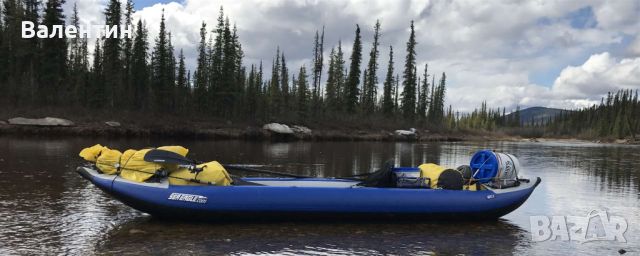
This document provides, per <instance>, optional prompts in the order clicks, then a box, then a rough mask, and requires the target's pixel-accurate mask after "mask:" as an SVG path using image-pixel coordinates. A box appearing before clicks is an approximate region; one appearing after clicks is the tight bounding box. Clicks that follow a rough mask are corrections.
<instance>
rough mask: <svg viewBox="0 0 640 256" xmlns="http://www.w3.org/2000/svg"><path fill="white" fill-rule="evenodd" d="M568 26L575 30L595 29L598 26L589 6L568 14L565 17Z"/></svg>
mask: <svg viewBox="0 0 640 256" xmlns="http://www.w3.org/2000/svg"><path fill="white" fill-rule="evenodd" d="M566 18H567V19H569V24H571V27H572V28H575V29H587V28H595V27H596V26H597V25H598V21H597V20H596V16H595V15H594V14H593V9H592V8H591V6H586V7H582V8H580V9H578V10H576V11H573V12H570V13H568V14H567V16H566Z"/></svg>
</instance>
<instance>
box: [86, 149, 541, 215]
mask: <svg viewBox="0 0 640 256" xmlns="http://www.w3.org/2000/svg"><path fill="white" fill-rule="evenodd" d="M483 161H485V162H486V160H483ZM77 171H78V173H79V174H80V175H81V176H82V177H84V178H85V179H87V180H89V181H90V182H91V183H93V184H94V185H95V186H97V187H98V188H100V189H101V190H103V191H105V192H106V193H108V194H110V195H111V196H113V197H114V198H115V199H117V200H119V201H121V202H122V203H124V204H126V205H128V206H130V207H132V208H134V209H137V210H139V211H142V212H145V213H148V214H151V215H153V216H156V217H160V218H168V219H177V220H208V221H221V220H222V221H224V220H229V219H242V220H265V219H269V220H272V219H283V220H290V219H292V218H293V219H308V220H318V219H338V220H341V219H357V220H373V219H389V218H392V219H400V220H420V221H428V220H434V219H454V220H485V219H497V218H499V217H501V216H503V215H505V214H508V213H510V212H512V211H514V210H515V209H517V208H518V207H519V206H520V205H522V204H523V203H524V202H525V201H526V200H527V198H528V197H529V196H530V195H531V193H532V192H533V191H534V190H535V188H536V186H538V184H540V178H537V179H535V180H531V181H528V180H521V182H519V185H518V186H514V187H508V188H500V189H495V188H491V187H489V186H484V185H482V186H483V189H481V190H477V191H469V190H448V189H416V188H398V187H391V188H388V187H366V186H361V185H360V184H361V183H360V182H359V181H355V180H349V179H337V178H264V177H255V178H242V180H243V181H244V184H241V185H229V186H207V185H204V186H203V185H173V184H170V182H169V181H168V179H163V180H156V181H146V182H136V181H132V180H128V179H125V178H123V177H121V176H120V175H108V174H104V173H102V172H101V171H99V169H97V168H96V167H95V165H86V166H81V167H78V169H77Z"/></svg>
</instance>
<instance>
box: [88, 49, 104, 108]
mask: <svg viewBox="0 0 640 256" xmlns="http://www.w3.org/2000/svg"><path fill="white" fill-rule="evenodd" d="M100 41H101V40H100V39H96V46H95V48H94V52H93V65H92V67H91V81H93V82H92V83H89V87H88V89H87V91H88V93H87V95H88V97H89V99H88V102H87V103H88V105H89V107H92V108H101V107H104V106H105V104H104V103H105V100H106V98H107V95H106V88H105V84H104V83H105V81H104V67H103V60H102V57H103V56H102V49H101V48H100V44H101V43H100Z"/></svg>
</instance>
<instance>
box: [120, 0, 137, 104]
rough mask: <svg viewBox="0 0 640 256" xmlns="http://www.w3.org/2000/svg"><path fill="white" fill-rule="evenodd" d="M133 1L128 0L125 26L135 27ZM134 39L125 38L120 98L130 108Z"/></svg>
mask: <svg viewBox="0 0 640 256" xmlns="http://www.w3.org/2000/svg"><path fill="white" fill-rule="evenodd" d="M133 13H134V9H133V1H132V0H127V3H126V5H125V13H124V26H125V27H126V28H131V29H133ZM132 51H133V39H132V37H126V38H124V42H123V45H122V90H123V91H122V92H120V93H119V96H118V97H119V98H122V100H123V101H121V102H122V103H124V105H126V106H127V107H128V108H132V107H133V105H132V101H133V97H132V95H133V90H134V89H133V84H132V80H131V76H132V74H131V66H132V63H131V59H132V57H133V52H132Z"/></svg>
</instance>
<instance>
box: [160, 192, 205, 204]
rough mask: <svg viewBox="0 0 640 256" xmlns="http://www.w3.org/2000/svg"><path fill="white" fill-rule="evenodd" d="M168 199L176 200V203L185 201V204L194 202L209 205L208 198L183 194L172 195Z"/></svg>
mask: <svg viewBox="0 0 640 256" xmlns="http://www.w3.org/2000/svg"><path fill="white" fill-rule="evenodd" d="M168 199H169V200H174V201H185V202H192V203H199V204H204V203H207V197H206V196H200V195H191V194H182V193H171V195H169V198H168Z"/></svg>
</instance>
